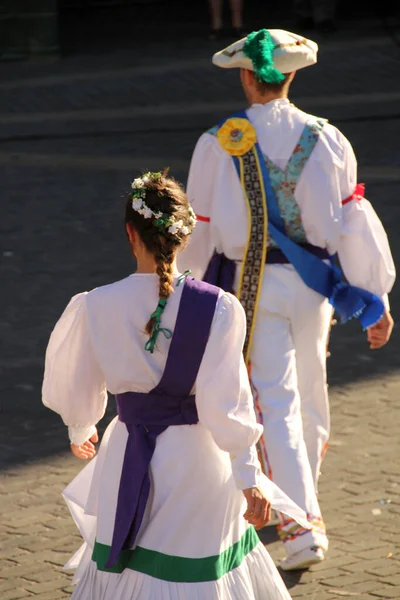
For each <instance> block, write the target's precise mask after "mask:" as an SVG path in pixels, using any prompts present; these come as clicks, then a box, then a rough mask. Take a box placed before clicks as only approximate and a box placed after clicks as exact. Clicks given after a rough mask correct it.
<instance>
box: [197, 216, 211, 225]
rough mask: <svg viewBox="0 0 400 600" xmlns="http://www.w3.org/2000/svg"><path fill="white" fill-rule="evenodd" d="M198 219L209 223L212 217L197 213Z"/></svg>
mask: <svg viewBox="0 0 400 600" xmlns="http://www.w3.org/2000/svg"><path fill="white" fill-rule="evenodd" d="M196 217H197V220H198V221H203V223H209V222H210V217H202V216H201V215H196Z"/></svg>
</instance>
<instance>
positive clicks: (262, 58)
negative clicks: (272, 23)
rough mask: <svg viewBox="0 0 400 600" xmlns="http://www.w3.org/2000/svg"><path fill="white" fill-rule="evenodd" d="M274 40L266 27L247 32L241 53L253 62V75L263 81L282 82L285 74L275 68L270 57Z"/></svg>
mask: <svg viewBox="0 0 400 600" xmlns="http://www.w3.org/2000/svg"><path fill="white" fill-rule="evenodd" d="M273 51H274V42H273V41H272V38H271V34H270V33H269V31H267V30H266V29H261V30H260V31H253V33H249V35H248V36H247V39H246V41H245V44H244V46H243V53H244V54H245V55H246V56H247V58H250V60H251V62H252V63H253V68H254V73H255V76H256V77H257V79H258V80H259V81H264V82H265V83H282V81H283V80H284V79H285V76H284V75H283V74H282V73H281V72H280V71H278V69H275V67H274V60H273V58H272V56H273Z"/></svg>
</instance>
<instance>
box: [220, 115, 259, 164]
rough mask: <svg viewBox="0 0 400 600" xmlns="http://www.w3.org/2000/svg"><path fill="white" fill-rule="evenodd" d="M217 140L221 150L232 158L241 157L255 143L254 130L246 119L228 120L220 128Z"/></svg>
mask: <svg viewBox="0 0 400 600" xmlns="http://www.w3.org/2000/svg"><path fill="white" fill-rule="evenodd" d="M217 138H218V141H219V143H220V144H221V146H222V148H223V149H224V150H226V151H227V152H229V154H232V156H242V155H243V154H246V152H248V151H249V150H250V148H252V146H254V144H255V143H256V141H257V134H256V130H255V129H254V127H253V125H252V124H251V123H250V121H248V120H247V119H228V120H227V121H225V123H224V124H223V125H222V127H220V129H219V131H218V133H217Z"/></svg>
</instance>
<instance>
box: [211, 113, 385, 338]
mask: <svg viewBox="0 0 400 600" xmlns="http://www.w3.org/2000/svg"><path fill="white" fill-rule="evenodd" d="M230 118H232V117H230ZM234 118H239V119H247V120H249V119H248V116H247V113H246V111H245V110H241V111H239V112H238V113H236V114H235V115H234ZM225 120H226V119H225ZM225 120H224V121H222V122H221V123H220V126H221V125H222V124H223V123H224V122H225ZM255 149H256V152H257V154H258V158H259V162H260V167H261V172H262V177H263V182H260V183H261V184H262V183H263V184H264V187H265V193H266V199H267V210H268V229H269V233H270V235H271V237H272V238H273V239H274V241H275V243H276V244H277V245H278V247H279V248H280V249H281V250H282V252H283V253H284V255H285V256H286V258H287V259H288V261H289V262H290V263H291V264H292V265H293V267H294V268H295V269H296V271H297V273H298V274H299V275H300V277H301V279H302V280H303V281H304V283H305V284H306V285H307V286H308V287H309V288H311V289H312V290H314V291H315V292H318V293H319V294H321V295H322V296H324V297H325V298H328V299H329V302H330V304H331V305H332V306H333V308H334V309H335V311H336V312H337V313H338V316H339V318H340V321H341V322H342V323H345V322H346V321H348V320H349V319H351V318H353V317H356V318H357V319H359V321H360V323H361V325H362V327H363V329H364V330H365V329H367V328H368V327H371V326H372V325H375V324H376V323H377V322H378V321H379V320H380V319H381V318H382V316H383V313H384V310H385V309H384V305H383V302H382V300H381V299H380V298H379V297H378V296H376V295H375V294H372V293H371V292H367V291H366V290H363V289H361V288H358V287H355V286H353V285H350V284H348V283H346V282H345V281H343V274H342V271H341V270H340V269H339V268H338V267H337V266H336V265H335V264H334V257H332V256H331V258H330V264H328V263H326V262H324V261H323V260H321V259H320V258H318V257H317V256H314V255H313V254H311V253H310V252H308V251H307V250H306V249H305V248H303V247H301V246H299V245H298V244H296V243H295V242H293V241H292V240H291V239H290V238H288V237H287V235H286V233H285V226H284V223H283V219H282V217H281V215H280V212H279V208H278V203H277V201H276V197H275V193H274V190H273V188H272V185H271V179H270V176H269V172H268V169H267V166H266V164H265V160H264V156H263V153H262V150H261V148H260V145H259V143H258V142H256V143H255ZM232 159H233V162H234V164H235V167H236V170H237V172H238V175H239V177H240V163H239V160H238V158H237V157H236V156H232Z"/></svg>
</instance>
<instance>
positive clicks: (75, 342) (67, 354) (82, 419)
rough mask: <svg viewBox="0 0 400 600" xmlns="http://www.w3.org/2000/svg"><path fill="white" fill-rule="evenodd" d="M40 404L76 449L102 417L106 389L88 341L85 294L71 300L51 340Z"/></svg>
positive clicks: (88, 436)
mask: <svg viewBox="0 0 400 600" xmlns="http://www.w3.org/2000/svg"><path fill="white" fill-rule="evenodd" d="M42 401H43V404H44V405H45V406H47V407H48V408H50V409H51V410H53V411H55V412H56V413H58V414H59V415H60V416H61V418H62V420H63V421H64V423H65V425H67V426H68V428H69V436H70V440H71V442H73V443H74V444H77V445H80V444H83V443H84V442H85V441H87V440H88V439H90V437H91V436H92V435H93V433H94V432H95V427H94V426H95V424H96V423H97V422H98V421H99V420H100V419H101V418H102V417H103V415H104V412H105V409H106V405H107V389H106V383H105V378H104V375H103V373H102V371H101V369H100V366H99V364H98V362H97V360H96V357H95V353H94V350H93V347H92V343H91V339H90V332H89V326H88V319H87V314H86V294H85V293H83V294H78V295H77V296H74V297H73V298H72V300H71V301H70V303H69V304H68V306H67V308H66V309H65V311H64V313H63V314H62V315H61V317H60V319H59V321H58V323H57V324H56V326H55V328H54V330H53V332H52V334H51V336H50V341H49V344H48V347H47V351H46V358H45V371H44V380H43V386H42Z"/></svg>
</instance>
